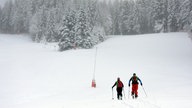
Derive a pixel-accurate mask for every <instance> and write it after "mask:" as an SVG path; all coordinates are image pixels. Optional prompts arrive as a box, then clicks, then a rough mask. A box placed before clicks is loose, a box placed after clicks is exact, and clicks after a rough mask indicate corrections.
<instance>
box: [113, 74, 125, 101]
mask: <svg viewBox="0 0 192 108" xmlns="http://www.w3.org/2000/svg"><path fill="white" fill-rule="evenodd" d="M115 86H116V90H117V99H118V100H122V97H123V95H122V90H123V87H124V85H123V83H122V81H121V80H120V78H119V77H118V78H117V81H116V82H115V84H114V85H113V86H112V89H113V87H115Z"/></svg>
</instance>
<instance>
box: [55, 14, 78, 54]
mask: <svg viewBox="0 0 192 108" xmlns="http://www.w3.org/2000/svg"><path fill="white" fill-rule="evenodd" d="M75 25H76V16H75V12H74V11H69V13H68V14H67V15H66V16H65V17H64V19H63V23H62V26H61V27H60V30H59V34H60V35H61V39H60V41H59V44H58V45H59V50H60V51H64V50H68V49H73V48H75V47H76V45H75V44H76V43H75V42H76V40H75Z"/></svg>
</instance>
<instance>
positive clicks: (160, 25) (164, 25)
mask: <svg viewBox="0 0 192 108" xmlns="http://www.w3.org/2000/svg"><path fill="white" fill-rule="evenodd" d="M152 10H153V12H152V13H153V18H154V21H155V31H156V32H162V31H163V32H167V31H168V0H154V1H153V9H152Z"/></svg>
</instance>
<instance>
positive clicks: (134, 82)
mask: <svg viewBox="0 0 192 108" xmlns="http://www.w3.org/2000/svg"><path fill="white" fill-rule="evenodd" d="M131 81H132V91H131V96H132V97H133V99H134V98H137V97H138V92H137V90H138V84H139V83H138V81H139V82H140V84H141V86H142V85H143V84H142V81H141V80H140V79H139V77H137V76H136V74H135V73H133V76H132V77H131V78H130V80H129V87H130V83H131Z"/></svg>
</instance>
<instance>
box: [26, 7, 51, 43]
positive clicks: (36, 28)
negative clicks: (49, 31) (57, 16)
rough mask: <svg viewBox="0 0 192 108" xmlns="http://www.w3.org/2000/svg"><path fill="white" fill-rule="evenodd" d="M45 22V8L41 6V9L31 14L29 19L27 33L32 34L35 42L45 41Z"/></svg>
mask: <svg viewBox="0 0 192 108" xmlns="http://www.w3.org/2000/svg"><path fill="white" fill-rule="evenodd" d="M46 23H47V16H46V9H45V7H44V6H42V7H41V9H39V10H38V12H36V13H35V14H34V15H33V17H32V19H31V21H30V27H29V33H30V34H31V35H32V39H33V40H34V41H35V42H41V41H42V40H43V41H45V39H46V37H45V32H46Z"/></svg>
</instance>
